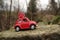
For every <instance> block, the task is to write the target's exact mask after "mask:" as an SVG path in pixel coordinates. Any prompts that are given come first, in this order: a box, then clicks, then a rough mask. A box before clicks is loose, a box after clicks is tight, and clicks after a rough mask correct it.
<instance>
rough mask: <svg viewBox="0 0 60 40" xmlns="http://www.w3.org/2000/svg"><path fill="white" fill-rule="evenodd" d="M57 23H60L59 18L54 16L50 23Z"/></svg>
mask: <svg viewBox="0 0 60 40" xmlns="http://www.w3.org/2000/svg"><path fill="white" fill-rule="evenodd" d="M59 22H60V16H56V17H55V19H54V20H53V22H52V23H53V24H58V23H59Z"/></svg>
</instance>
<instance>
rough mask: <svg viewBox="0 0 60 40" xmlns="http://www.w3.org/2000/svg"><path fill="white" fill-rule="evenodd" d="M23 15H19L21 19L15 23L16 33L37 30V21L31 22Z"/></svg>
mask: <svg viewBox="0 0 60 40" xmlns="http://www.w3.org/2000/svg"><path fill="white" fill-rule="evenodd" d="M21 15H22V14H20V15H19V18H18V19H17V21H16V23H15V26H14V28H15V31H17V32H18V31H20V30H21V29H32V30H33V29H35V28H36V22H35V21H31V20H29V19H28V18H27V17H25V16H23V15H24V14H23V15H22V16H21Z"/></svg>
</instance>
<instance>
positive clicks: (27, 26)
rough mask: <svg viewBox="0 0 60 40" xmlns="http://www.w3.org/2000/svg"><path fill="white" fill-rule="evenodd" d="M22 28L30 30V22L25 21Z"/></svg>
mask: <svg viewBox="0 0 60 40" xmlns="http://www.w3.org/2000/svg"><path fill="white" fill-rule="evenodd" d="M22 27H23V29H27V28H29V21H28V20H27V19H23V21H22Z"/></svg>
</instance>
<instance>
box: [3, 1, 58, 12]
mask: <svg viewBox="0 0 60 40" xmlns="http://www.w3.org/2000/svg"><path fill="white" fill-rule="evenodd" d="M4 2H5V4H6V3H7V4H8V5H10V0H4ZM29 2H30V0H19V3H20V9H21V10H22V11H24V12H26V11H27V7H28V4H29ZM56 2H57V0H56ZM48 4H49V0H37V8H38V9H39V8H40V6H41V8H43V9H45V8H46V7H47V5H48ZM13 7H16V8H17V7H18V0H13ZM13 7H12V10H13Z"/></svg>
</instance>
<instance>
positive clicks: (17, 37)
mask: <svg viewBox="0 0 60 40" xmlns="http://www.w3.org/2000/svg"><path fill="white" fill-rule="evenodd" d="M0 39H1V40H3V39H4V40H60V25H40V24H38V27H37V28H36V29H35V30H22V31H20V32H15V30H14V29H10V30H8V31H4V32H0Z"/></svg>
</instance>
